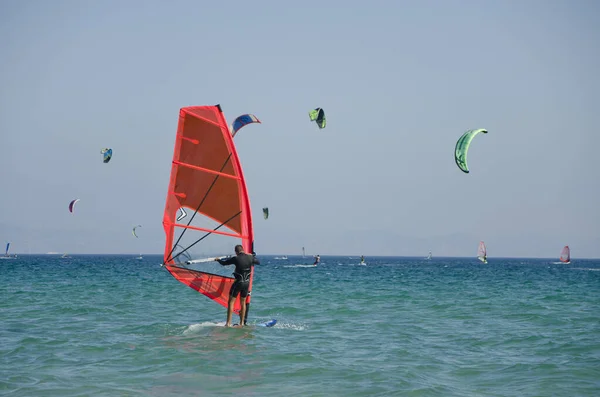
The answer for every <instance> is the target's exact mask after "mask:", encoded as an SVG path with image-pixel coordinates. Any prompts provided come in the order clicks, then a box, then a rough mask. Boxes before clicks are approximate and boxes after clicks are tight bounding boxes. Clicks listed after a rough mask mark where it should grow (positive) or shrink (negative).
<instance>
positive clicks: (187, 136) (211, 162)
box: [163, 105, 254, 313]
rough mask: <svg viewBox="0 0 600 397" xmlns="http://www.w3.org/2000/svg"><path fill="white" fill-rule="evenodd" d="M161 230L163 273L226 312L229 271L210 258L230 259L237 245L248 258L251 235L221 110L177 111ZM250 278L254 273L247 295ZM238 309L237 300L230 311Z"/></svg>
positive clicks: (244, 194) (247, 207)
mask: <svg viewBox="0 0 600 397" xmlns="http://www.w3.org/2000/svg"><path fill="white" fill-rule="evenodd" d="M163 227H164V230H165V234H166V242H165V251H164V261H163V263H164V265H165V267H166V269H167V270H168V271H169V272H170V273H171V275H173V277H175V279H177V280H178V281H180V282H181V283H183V284H185V285H187V286H189V287H190V288H193V289H195V290H196V291H198V292H200V293H202V294H204V295H205V296H207V297H208V298H210V299H212V300H213V301H215V302H217V303H219V304H220V305H222V306H224V307H227V301H228V299H229V289H230V287H231V284H233V282H234V281H235V279H234V278H233V277H231V272H232V271H233V269H232V268H231V267H230V266H227V267H223V266H220V265H219V264H218V263H217V262H214V260H212V258H214V257H217V256H220V257H222V256H223V255H232V254H233V249H234V246H235V245H236V244H241V245H242V246H243V247H244V250H245V251H246V252H247V253H252V252H253V244H254V233H253V229H252V214H251V211H250V202H249V199H248V191H247V188H246V183H245V180H244V175H243V173H242V166H241V164H240V161H239V158H238V154H237V152H236V149H235V145H234V143H233V138H232V136H231V132H230V131H229V128H228V126H227V122H226V120H225V116H224V115H223V112H222V110H221V107H220V106H219V105H216V106H193V107H185V108H182V109H181V110H180V112H179V125H178V128H177V136H176V139H175V150H174V153H173V162H172V168H171V177H170V181H169V190H168V192H167V200H166V205H165V212H164V217H163ZM199 258H200V259H199ZM202 258H203V259H202ZM227 273H228V274H227ZM253 278H254V269H252V273H251V276H250V290H252V280H253ZM247 302H248V303H249V302H250V296H248V298H247ZM239 310H240V302H239V297H238V300H237V301H236V304H235V307H234V311H235V312H236V313H239Z"/></svg>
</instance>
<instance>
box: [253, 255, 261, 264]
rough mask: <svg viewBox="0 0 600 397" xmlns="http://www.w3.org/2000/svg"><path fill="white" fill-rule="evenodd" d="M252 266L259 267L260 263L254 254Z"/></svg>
mask: <svg viewBox="0 0 600 397" xmlns="http://www.w3.org/2000/svg"><path fill="white" fill-rule="evenodd" d="M252 264H253V265H260V261H259V260H258V258H257V257H256V252H253V253H252Z"/></svg>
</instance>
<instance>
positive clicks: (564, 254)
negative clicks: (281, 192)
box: [559, 245, 571, 264]
mask: <svg viewBox="0 0 600 397" xmlns="http://www.w3.org/2000/svg"><path fill="white" fill-rule="evenodd" d="M559 259H560V261H561V262H562V263H565V264H569V263H571V249H570V248H569V246H568V245H565V246H564V247H563V249H562V251H561V252H560V258H559Z"/></svg>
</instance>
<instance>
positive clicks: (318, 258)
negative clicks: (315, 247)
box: [313, 255, 321, 266]
mask: <svg viewBox="0 0 600 397" xmlns="http://www.w3.org/2000/svg"><path fill="white" fill-rule="evenodd" d="M319 262H321V257H320V256H319V255H315V263H313V265H314V266H317V264H318V263H319Z"/></svg>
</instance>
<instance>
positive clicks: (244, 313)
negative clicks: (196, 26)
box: [240, 297, 246, 327]
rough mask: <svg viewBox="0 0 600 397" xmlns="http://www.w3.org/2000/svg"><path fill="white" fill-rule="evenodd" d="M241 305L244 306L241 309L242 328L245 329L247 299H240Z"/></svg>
mask: <svg viewBox="0 0 600 397" xmlns="http://www.w3.org/2000/svg"><path fill="white" fill-rule="evenodd" d="M240 303H241V305H242V307H241V309H240V327H243V326H244V319H245V318H246V297H240Z"/></svg>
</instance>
